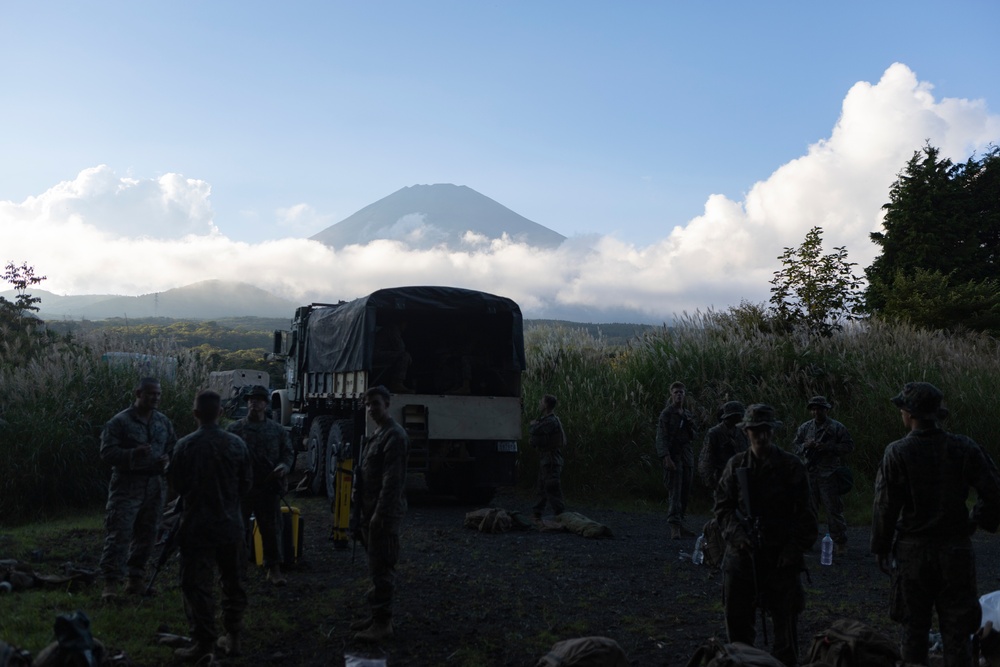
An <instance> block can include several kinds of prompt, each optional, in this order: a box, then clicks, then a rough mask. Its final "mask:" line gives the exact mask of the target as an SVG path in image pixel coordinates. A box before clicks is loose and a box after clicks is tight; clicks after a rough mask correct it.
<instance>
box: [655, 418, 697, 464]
mask: <svg viewBox="0 0 1000 667" xmlns="http://www.w3.org/2000/svg"><path fill="white" fill-rule="evenodd" d="M693 441H694V415H693V414H691V411H690V410H681V411H680V412H678V411H677V410H675V409H674V408H673V407H667V408H664V409H663V412H661V413H660V418H659V420H658V421H657V424H656V455H657V456H658V457H660V458H661V459H662V458H663V457H664V456H666V455H667V454H668V453H669V454H670V458H677V457H679V456H680V455H681V453H682V452H684V451H691V443H692V442H693Z"/></svg>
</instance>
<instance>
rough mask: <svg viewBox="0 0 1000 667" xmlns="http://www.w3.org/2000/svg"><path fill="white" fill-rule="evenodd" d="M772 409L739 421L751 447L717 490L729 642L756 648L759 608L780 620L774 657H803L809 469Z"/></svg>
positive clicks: (812, 512)
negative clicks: (784, 445)
mask: <svg viewBox="0 0 1000 667" xmlns="http://www.w3.org/2000/svg"><path fill="white" fill-rule="evenodd" d="M780 425H781V422H779V421H776V420H775V414H774V408H772V407H771V406H769V405H762V404H759V403H758V404H755V405H751V406H750V407H749V408H747V411H746V413H745V414H744V416H743V421H742V422H740V423H739V427H740V428H742V429H743V431H744V433H746V436H747V439H748V440H749V442H750V448H749V449H748V450H747V451H745V452H743V453H742V454H737V455H736V456H734V457H732V458H731V459H729V461H728V462H727V463H726V467H725V469H724V470H723V472H722V477H721V478H720V480H719V484H718V486H717V487H716V489H715V507H714V510H713V511H714V512H715V518H716V520H717V521H718V522H719V527H720V529H721V530H722V535H723V537H724V539H725V541H726V554H725V557H724V558H723V563H722V570H723V573H724V577H725V578H724V582H723V601H724V603H725V616H726V632H727V633H728V634H729V641H730V642H743V643H745V644H749V645H751V646H753V644H754V641H755V639H756V631H755V629H754V614H755V611H756V609H757V608H758V607H759V608H760V609H762V610H764V611H766V612H768V613H769V614H770V615H771V619H772V621H773V624H774V643H773V646H772V649H771V653H772V655H774V657H775V658H777V659H778V660H780V661H781V662H782V663H783V664H785V665H789V666H790V667H791V666H793V665H795V664H797V662H798V655H797V654H798V615H799V614H800V613H801V612H802V610H803V609H804V608H805V591H804V590H803V588H802V581H801V580H800V575H799V573H800V572H801V571H802V570H803V569H804V566H803V558H802V554H803V552H805V551H806V550H807V549H809V547H810V546H811V545H812V543H813V542H814V541H815V540H816V535H817V532H818V527H817V525H816V509H815V508H814V506H813V502H812V496H811V495H810V493H809V475H808V473H807V472H806V468H805V466H804V465H803V464H802V461H801V460H799V458H798V457H797V456H795V455H794V454H791V453H790V452H786V451H785V450H783V449H781V448H780V447H778V446H777V445H775V444H774V442H773V437H774V430H775V429H776V428H778V427H779V426H780Z"/></svg>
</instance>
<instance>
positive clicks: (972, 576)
mask: <svg viewBox="0 0 1000 667" xmlns="http://www.w3.org/2000/svg"><path fill="white" fill-rule="evenodd" d="M942 399H943V395H942V394H941V392H940V391H939V390H938V389H937V387H935V386H934V385H932V384H929V383H927V382H908V383H907V384H906V385H904V386H903V390H902V391H901V392H900V393H899V394H898V395H897V396H895V397H893V398H892V399H891V400H892V402H893V403H894V404H895V405H896V407H898V408H899V410H900V413H901V415H902V419H903V425H904V426H905V427H906V428H907V429H909V433H908V434H907V435H906V437H904V438H903V439H902V440H897V441H895V442H893V443H892V444H890V445H889V446H888V447H886V450H885V454H884V455H883V457H882V463H881V465H880V466H879V469H878V474H877V475H876V477H875V502H874V508H873V511H872V538H871V539H872V543H871V550H872V553H873V554H875V557H876V562H877V563H878V566H879V569H881V570H882V571H883V572H885V573H886V574H889V575H890V576H891V577H892V584H891V592H890V602H889V616H890V617H891V618H892V619H893V620H894V621H896V622H898V623H900V624H902V626H903V645H902V654H903V660H904V661H905V662H907V663H908V664H909V663H912V664H922V665H926V664H928V662H927V651H928V647H927V644H928V633H929V632H930V628H931V617H932V614H933V612H934V611H935V610H936V611H937V615H938V622H939V623H940V630H941V638H942V640H943V643H944V664H945V665H946V667H958V666H959V665H961V666H962V667H966V666H967V665H970V664H972V659H971V647H970V639H969V638H970V636H971V635H972V633H973V632H975V631H976V630H977V629H978V628H979V623H980V619H981V614H982V610H981V608H980V606H979V595H978V592H977V590H976V565H975V553H974V552H973V550H972V541H971V539H970V537H971V535H972V533H973V532H974V531H975V530H976V528H977V527H979V528H983V529H985V530H988V531H990V532H995V531H996V529H997V526H998V524H1000V486H998V482H997V474H996V467H995V466H994V465H993V461H992V460H991V459H990V458H989V456H988V455H987V454H986V453H985V452H984V451H983V449H982V448H981V447H980V446H979V445H977V444H976V443H975V442H974V441H972V440H971V439H969V438H967V437H965V436H962V435H956V434H953V433H947V432H945V431H944V430H942V429H941V427H940V424H939V422H940V420H942V419H944V418H945V417H947V415H948V411H947V410H946V409H945V408H943V407H941V401H942ZM970 488H974V489H975V490H976V495H977V501H976V504H975V506H973V508H972V511H971V513H970V512H969V510H968V509H967V506H966V500H967V499H968V496H969V489H970Z"/></svg>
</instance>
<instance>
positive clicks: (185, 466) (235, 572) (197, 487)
mask: <svg viewBox="0 0 1000 667" xmlns="http://www.w3.org/2000/svg"><path fill="white" fill-rule="evenodd" d="M194 414H195V418H196V419H197V420H198V430H197V431H195V432H194V433H192V434H190V435H188V436H186V437H184V438H181V440H180V441H179V442H178V443H177V447H176V449H175V450H174V456H173V458H172V459H171V461H170V465H169V466H168V467H167V478H168V479H169V480H170V483H171V485H172V486H173V487H174V489H176V491H177V493H179V494H180V503H181V519H180V527H179V529H178V534H177V543H178V546H179V547H180V553H181V593H182V595H183V597H184V612H185V613H186V614H187V618H188V622H189V623H190V624H191V638H192V639H193V640H194V642H195V643H194V646H192V647H191V648H181V649H177V650H176V651H174V655H176V656H177V657H178V658H181V659H182V660H191V661H194V660H201V659H202V658H204V656H206V655H208V654H210V653H213V652H214V649H215V646H216V626H215V596H214V594H213V590H212V589H213V587H214V581H213V579H214V572H215V570H216V568H218V572H219V579H220V581H221V583H222V625H223V627H224V628H225V631H226V634H225V636H223V637H220V638H219V641H218V646H219V648H221V649H222V650H223V651H224V652H225V653H226V654H227V655H230V656H236V655H239V653H240V632H241V631H242V628H243V613H244V611H245V610H246V607H247V594H246V591H244V590H243V583H242V581H241V579H242V573H243V567H244V563H245V562H246V542H245V539H244V530H245V529H244V525H243V513H242V511H241V510H240V499H241V498H243V497H245V496H246V494H247V492H248V491H249V490H250V488H251V486H252V485H253V463H252V462H251V460H250V452H249V451H248V450H247V446H246V444H244V442H243V441H242V440H240V438H239V437H237V436H236V435H234V434H232V433H227V432H226V431H224V430H222V428H221V427H220V426H219V416H220V415H221V414H222V399H221V398H220V397H219V395H218V394H217V393H215V392H214V391H202V392H200V393H199V394H198V397H197V398H196V399H195V408H194Z"/></svg>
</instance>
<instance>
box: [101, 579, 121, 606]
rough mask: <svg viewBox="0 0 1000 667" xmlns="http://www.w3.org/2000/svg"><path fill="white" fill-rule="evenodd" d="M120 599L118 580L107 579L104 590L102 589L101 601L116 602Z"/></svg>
mask: <svg viewBox="0 0 1000 667" xmlns="http://www.w3.org/2000/svg"><path fill="white" fill-rule="evenodd" d="M117 599H118V581H117V580H116V579H107V580H105V582H104V590H103V591H101V602H114V601H115V600H117Z"/></svg>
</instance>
